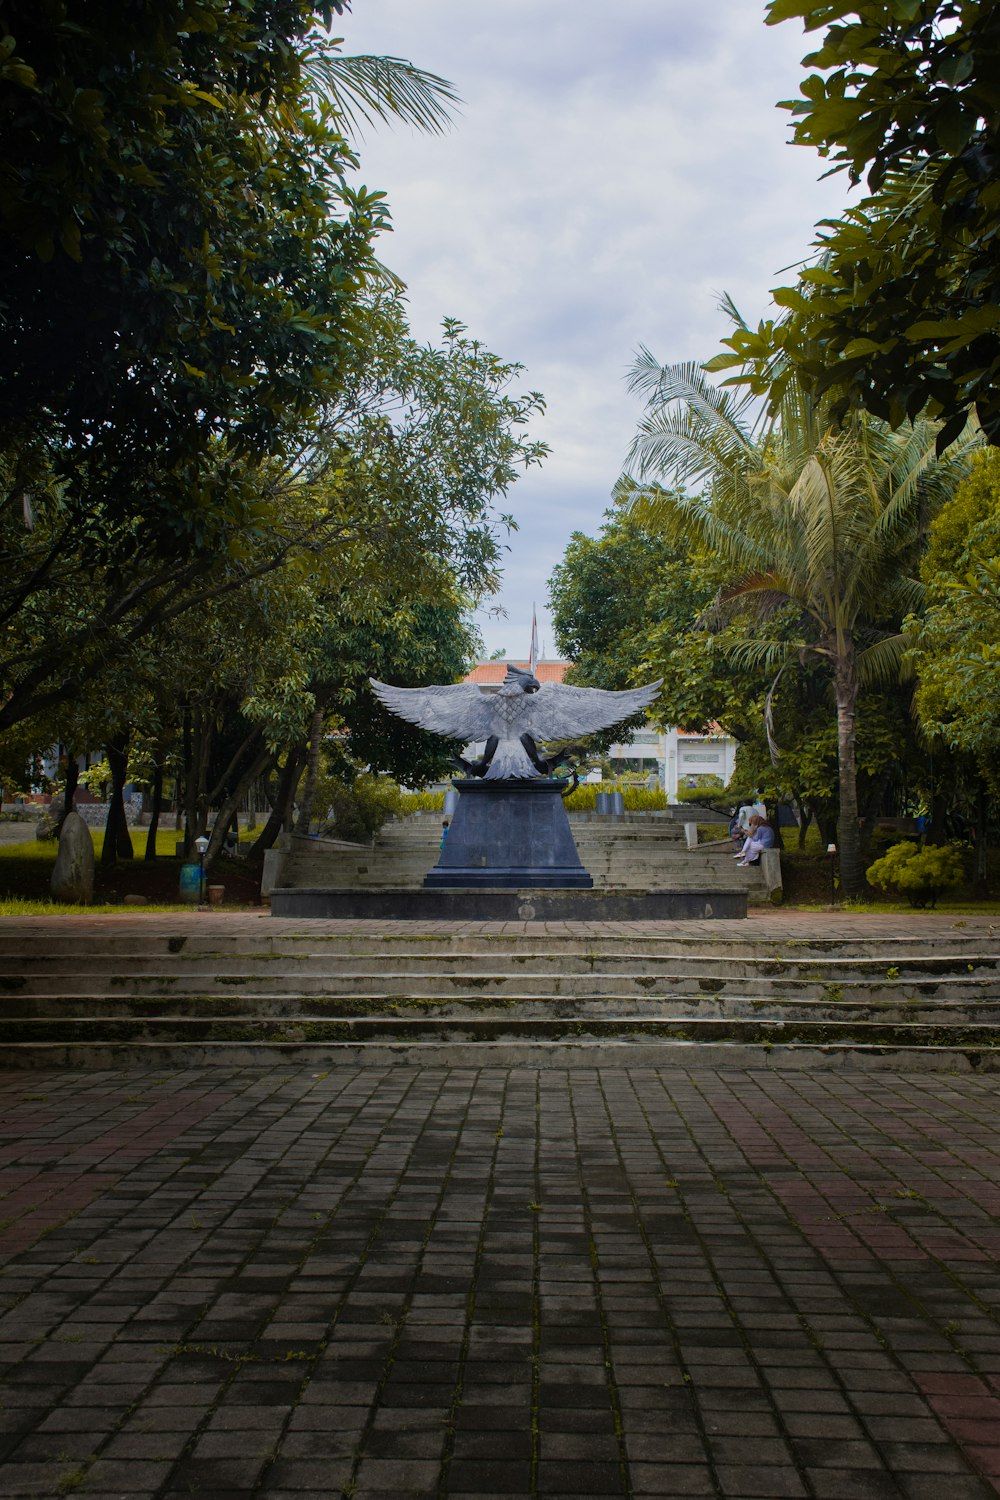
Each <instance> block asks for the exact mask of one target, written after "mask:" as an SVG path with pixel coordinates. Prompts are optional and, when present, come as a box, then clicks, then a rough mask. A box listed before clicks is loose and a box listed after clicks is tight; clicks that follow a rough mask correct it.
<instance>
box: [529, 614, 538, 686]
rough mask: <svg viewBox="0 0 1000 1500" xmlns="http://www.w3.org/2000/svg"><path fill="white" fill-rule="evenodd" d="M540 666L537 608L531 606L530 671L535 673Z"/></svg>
mask: <svg viewBox="0 0 1000 1500" xmlns="http://www.w3.org/2000/svg"><path fill="white" fill-rule="evenodd" d="M537 665H538V620H537V619H536V617H535V606H534V605H532V606H531V649H530V651H529V652H528V671H529V672H533V671H534V670H535V668H536V667H537Z"/></svg>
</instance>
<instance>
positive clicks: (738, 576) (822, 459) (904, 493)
mask: <svg viewBox="0 0 1000 1500" xmlns="http://www.w3.org/2000/svg"><path fill="white" fill-rule="evenodd" d="M631 383H632V388H633V389H634V390H635V391H637V392H638V393H640V394H642V395H644V396H645V397H646V400H647V406H646V414H645V416H644V417H643V419H642V421H641V422H640V425H639V430H638V432H637V435H636V437H635V439H634V441H633V445H632V458H633V461H634V463H635V466H636V471H637V473H638V476H639V478H640V479H643V478H647V477H650V476H653V477H657V476H666V477H668V478H671V479H673V480H674V481H675V482H677V483H681V484H683V483H686V482H693V483H698V484H700V485H703V486H704V489H703V492H702V493H701V494H698V495H694V496H688V495H687V494H685V493H684V492H683V491H668V490H664V489H662V488H661V487H659V486H658V485H654V486H651V487H649V488H646V489H643V488H642V487H641V486H635V485H634V484H628V485H626V486H624V487H623V490H622V493H623V495H624V496H625V497H626V498H627V499H628V502H629V504H630V507H631V509H632V511H633V513H634V514H635V516H636V518H637V519H638V520H639V521H640V522H641V523H643V524H644V525H645V526H647V527H650V528H660V529H663V530H666V531H668V532H670V533H672V534H674V535H681V536H684V535H686V536H689V537H691V538H695V539H697V540H698V541H700V542H701V543H702V544H703V545H704V546H705V547H706V548H708V549H709V550H711V551H712V552H713V553H714V554H715V555H716V556H717V557H718V559H719V562H720V564H721V565H722V566H723V568H724V569H725V572H726V581H725V583H724V586H723V587H722V589H721V590H720V593H719V597H718V603H717V609H718V612H719V614H720V616H721V618H723V619H724V620H726V621H728V622H729V624H730V626H731V627H732V628H734V629H736V630H737V631H738V632H739V634H738V635H737V637H736V638H735V639H733V640H731V641H730V642H729V643H728V650H729V652H730V654H731V655H732V657H733V659H734V660H735V661H736V663H737V664H738V665H740V666H742V667H744V668H748V669H750V670H761V669H763V670H765V671H768V672H770V673H771V674H772V675H773V674H774V673H775V672H777V671H779V669H780V670H784V669H785V668H786V667H787V666H794V665H795V664H796V663H799V662H802V661H805V662H815V663H819V664H821V665H823V666H824V667H825V668H826V669H827V671H828V672H829V674H830V680H831V684H832V689H833V696H834V700H835V705H836V720H837V762H838V771H839V824H838V840H837V842H838V844H839V846H840V855H841V872H842V880H843V885H844V889H845V892H846V893H847V894H848V895H857V894H858V893H859V892H860V889H861V886H862V884H863V873H862V866H861V855H862V847H863V834H862V830H861V828H860V826H859V805H858V781H857V713H858V695H859V692H860V690H861V688H862V687H863V685H864V684H865V682H866V681H867V682H869V683H872V682H874V683H879V682H890V681H892V680H893V679H894V678H897V677H898V674H899V670H900V666H901V663H902V659H903V644H904V642H903V637H902V635H901V631H900V627H901V623H902V618H903V616H904V614H906V613H907V612H908V611H909V610H910V609H913V608H914V607H916V605H917V604H918V603H919V599H920V584H919V581H918V579H917V578H916V576H915V575H916V566H917V557H918V552H917V543H918V540H919V536H920V531H921V528H922V526H923V524H924V518H925V516H926V515H928V514H930V513H932V512H933V510H934V509H936V508H937V507H938V506H939V505H940V504H941V503H942V501H943V500H944V499H945V498H947V497H948V495H950V493H951V489H952V487H953V485H954V482H955V479H956V477H957V475H958V474H959V473H960V472H961V469H962V463H963V458H962V454H961V452H958V451H949V454H948V455H947V456H946V458H945V459H942V460H938V461H936V462H935V460H934V446H935V436H936V428H935V426H934V424H932V423H928V422H922V423H919V424H917V425H916V426H913V427H910V426H907V427H906V428H905V429H903V430H902V431H900V432H892V431H890V430H888V429H887V428H885V427H884V425H883V424H881V423H878V422H877V421H875V420H874V419H872V418H862V417H858V418H855V419H854V420H853V421H852V422H850V423H849V424H845V425H844V426H843V427H840V428H836V427H831V426H830V424H829V420H828V415H827V413H826V412H825V411H824V410H823V409H822V407H817V406H816V405H815V404H814V403H813V402H812V401H810V400H809V399H808V398H807V397H806V396H805V394H804V393H803V392H801V390H800V389H799V388H798V387H797V386H796V385H795V384H794V383H791V382H789V383H787V384H786V387H785V392H784V397H783V400H782V404H781V409H780V414H779V419H778V420H777V421H776V422H775V423H774V424H773V425H772V427H771V428H770V429H769V430H768V432H767V433H766V435H764V436H761V435H759V434H758V433H757V432H755V429H754V425H753V415H754V402H753V399H752V397H751V396H750V395H749V394H747V393H742V394H740V395H735V394H734V393H732V392H725V391H718V390H716V389H715V388H713V387H712V386H711V385H710V384H709V382H708V381H707V380H706V379H705V376H704V375H703V373H702V372H701V371H700V370H698V369H697V368H695V367H693V366H690V365H674V366H660V365H659V364H658V363H657V361H656V360H655V359H654V358H653V357H652V356H651V355H650V354H649V353H648V351H643V352H642V353H641V354H640V356H639V357H638V359H637V360H636V362H635V364H634V366H633V371H632V378H631ZM768 622H773V623H774V626H775V628H774V629H773V630H768V629H767V628H766V627H767V624H768ZM744 627H745V628H744ZM762 627H763V628H762ZM741 636H742V638H740V637H741Z"/></svg>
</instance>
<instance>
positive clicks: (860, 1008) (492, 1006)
mask: <svg viewBox="0 0 1000 1500" xmlns="http://www.w3.org/2000/svg"><path fill="white" fill-rule="evenodd" d="M78 1015H86V1016H88V1017H89V1018H91V1019H93V1020H120V1019H137V1018H138V1019H145V1018H150V1017H155V1018H161V1019H162V1018H168V1017H180V1018H182V1019H183V1018H198V1017H200V1018H206V1017H207V1018H209V1019H232V1018H237V1019H240V1018H244V1019H249V1020H253V1019H255V1018H263V1019H268V1018H272V1019H273V1018H275V1017H285V1018H287V1017H297V1018H304V1019H307V1020H311V1019H324V1018H325V1019H333V1020H349V1019H352V1018H358V1017H361V1018H363V1017H366V1016H367V1017H378V1016H382V1017H386V1016H389V1017H397V1018H406V1019H414V1018H428V1019H439V1020H444V1021H455V1020H457V1021H462V1020H465V1019H467V1018H468V1017H469V1016H475V1017H481V1018H484V1019H494V1020H510V1019H511V1018H513V1017H517V1018H521V1019H525V1020H528V1021H552V1020H570V1021H573V1022H577V1021H580V1020H590V1019H598V1020H602V1021H624V1020H632V1021H641V1020H649V1019H653V1020H659V1019H662V1018H663V1017H664V1016H670V1017H674V1018H677V1017H681V1018H688V1017H703V1018H707V1019H711V1020H761V1021H766V1020H770V1021H780V1022H782V1023H784V1022H787V1021H792V1022H797V1021H800V1020H803V1021H812V1022H824V1023H825V1022H838V1023H839V1022H845V1021H850V1022H854V1021H862V1022H868V1021H871V1022H878V1023H880V1024H891V1025H893V1026H911V1025H917V1024H921V1025H950V1026H959V1025H966V1024H968V1025H980V1024H987V1025H991V1024H993V1023H996V1022H1000V1000H979V1001H977V1000H968V1001H965V1002H963V1003H961V1004H958V1003H953V1004H948V1003H947V1002H940V1001H926V1002H919V1001H918V1002H916V1003H911V1002H906V1003H903V1004H891V1003H886V1004H871V1003H868V1002H866V1001H863V1000H843V1001H839V1002H837V1003H835V1004H830V1003H829V1002H827V1001H824V1000H802V999H798V998H795V999H792V998H790V997H788V996H773V997H769V998H768V999H756V1000H754V999H747V998H746V997H743V996H739V995H737V996H729V997H723V996H717V995H701V996H683V995H669V996H664V997H660V998H655V999H651V998H647V997H639V998H636V997H632V998H631V999H628V1000H623V999H622V997H621V996H620V995H593V996H590V997H589V998H580V997H575V998H565V999H544V998H539V997H538V996H532V995H518V996H510V997H500V996H490V995H482V994H473V995H452V996H449V997H447V998H444V997H435V996H419V995H392V994H368V995H359V994H350V995H303V994H273V993H272V994H266V993H262V994H247V993H246V991H245V990H243V989H241V990H240V991H239V993H233V994H229V995H226V994H220V995H217V994H183V995H178V994H169V995H144V996H137V995H133V996H127V995H113V994H104V995H80V994H79V993H76V992H73V991H69V990H67V991H65V992H62V993H59V994H52V995H35V996H23V997H22V996H18V997H16V998H11V999H7V1000H6V1001H5V1002H4V1004H3V1008H2V1012H0V1019H3V1020H5V1021H10V1022H13V1021H23V1020H60V1019H64V1018H66V1017H70V1018H72V1017H75V1016H78Z"/></svg>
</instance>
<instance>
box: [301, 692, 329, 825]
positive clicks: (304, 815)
mask: <svg viewBox="0 0 1000 1500" xmlns="http://www.w3.org/2000/svg"><path fill="white" fill-rule="evenodd" d="M322 743H323V710H322V709H321V708H317V709H316V710H315V711H314V712H313V716H312V718H311V719H310V721H309V759H308V760H307V761H306V779H305V786H304V788H303V791H302V802H301V804H300V805H299V817H298V822H297V823H296V825H295V832H296V833H298V834H303V835H305V834H307V833H308V832H309V824H310V823H311V822H312V810H313V801H314V800H315V797H316V783H317V781H318V780H319V752H320V746H321V745H322Z"/></svg>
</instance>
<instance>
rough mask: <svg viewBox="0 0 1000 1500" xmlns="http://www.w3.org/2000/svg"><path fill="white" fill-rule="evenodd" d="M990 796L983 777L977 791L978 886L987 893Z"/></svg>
mask: <svg viewBox="0 0 1000 1500" xmlns="http://www.w3.org/2000/svg"><path fill="white" fill-rule="evenodd" d="M989 832H990V794H989V789H988V787H987V785H986V782H985V780H984V779H983V777H982V776H980V778H979V783H978V786H977V789H976V886H977V888H978V889H979V890H981V891H985V890H986V887H987V885H988V883H989V859H988V854H989Z"/></svg>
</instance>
